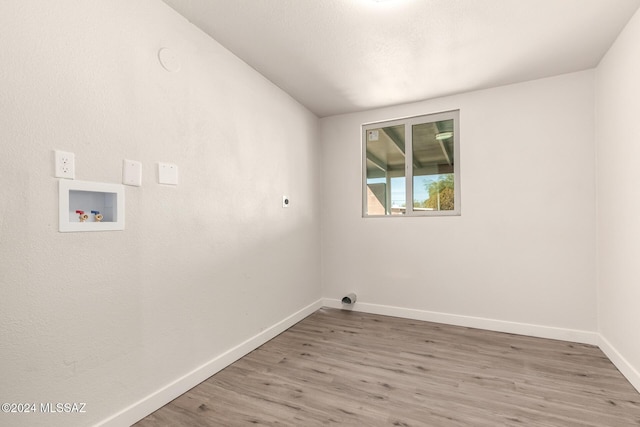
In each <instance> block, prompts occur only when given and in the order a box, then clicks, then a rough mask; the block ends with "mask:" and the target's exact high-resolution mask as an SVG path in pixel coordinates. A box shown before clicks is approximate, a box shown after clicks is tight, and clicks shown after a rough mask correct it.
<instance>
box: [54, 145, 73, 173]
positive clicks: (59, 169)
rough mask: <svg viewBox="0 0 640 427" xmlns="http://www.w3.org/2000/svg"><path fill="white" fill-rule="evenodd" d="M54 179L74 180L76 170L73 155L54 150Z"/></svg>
mask: <svg viewBox="0 0 640 427" xmlns="http://www.w3.org/2000/svg"><path fill="white" fill-rule="evenodd" d="M55 157H56V170H55V176H56V178H67V179H75V177H76V168H75V160H74V155H73V153H68V152H66V151H59V150H56V156H55Z"/></svg>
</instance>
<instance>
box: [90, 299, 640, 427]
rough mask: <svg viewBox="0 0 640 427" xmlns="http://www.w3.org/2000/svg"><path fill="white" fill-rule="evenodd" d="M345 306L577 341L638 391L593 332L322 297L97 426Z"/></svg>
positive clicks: (134, 415) (636, 377)
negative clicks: (309, 319) (312, 317)
mask: <svg viewBox="0 0 640 427" xmlns="http://www.w3.org/2000/svg"><path fill="white" fill-rule="evenodd" d="M323 306H324V307H330V308H341V309H344V308H347V309H349V310H353V311H359V312H363V313H371V314H381V315H385V316H394V317H402V318H405V319H414V320H423V321H427V322H435V323H443V324H448V325H455V326H464V327H469V328H477V329H486V330H490V331H496V332H506V333H511V334H517V335H528V336H533V337H539V338H548V339H556V340H562V341H570V342H578V343H583V344H591V345H597V346H599V347H600V349H601V350H602V351H603V352H604V353H605V355H606V356H607V357H608V358H609V359H610V360H611V362H612V363H613V364H614V365H615V366H616V367H617V368H618V369H619V370H620V372H621V373H622V374H623V375H624V376H625V377H626V378H627V379H628V380H629V382H630V383H631V384H632V385H633V386H634V387H635V388H636V390H638V391H639V392H640V373H639V372H638V371H637V370H636V369H635V368H634V367H633V366H632V365H631V364H629V363H628V362H627V360H626V359H625V358H624V357H622V355H621V354H620V353H619V352H618V351H617V350H616V349H615V348H614V347H613V346H612V345H611V343H610V342H609V341H607V340H606V339H605V338H604V337H602V336H601V335H600V334H598V333H597V332H589V331H580V330H574V329H564V328H554V327H549V326H540V325H532V324H527V323H517V322H508V321H503V320H494V319H485V318H481V317H471V316H461V315H456V314H446V313H438V312H433V311H426V310H416V309H410V308H402V307H394V306H387V305H379V304H368V303H362V302H356V303H355V304H354V305H353V306H351V307H345V306H343V305H342V303H341V301H340V300H337V299H330V298H325V299H321V300H318V301H316V302H314V303H312V304H309V305H308V306H306V307H304V308H303V309H301V310H299V311H298V312H296V313H294V314H292V315H291V316H289V317H287V318H286V319H284V320H282V321H280V322H278V323H276V324H275V325H273V326H271V327H269V328H268V329H266V330H264V331H263V332H261V333H259V334H257V335H255V336H254V337H252V338H249V339H248V340H246V341H245V342H243V343H241V344H239V345H237V346H236V347H234V348H232V349H230V350H228V351H226V352H225V353H223V354H221V355H220V356H217V357H215V358H214V359H212V360H210V361H209V362H207V363H205V364H204V365H202V366H200V367H198V368H196V369H194V370H193V371H191V372H189V373H187V374H186V375H184V376H182V377H181V378H178V379H176V380H175V381H173V382H172V383H170V384H167V385H166V386H165V387H163V388H161V389H159V390H158V391H156V392H154V393H152V394H150V395H149V396H147V397H145V398H143V399H141V400H139V401H138V402H136V403H134V404H132V405H131V406H129V407H127V408H125V409H123V410H122V411H120V412H118V413H117V414H115V415H113V416H111V417H109V418H107V419H105V420H103V421H101V422H100V423H98V424H97V426H105V427H112V426H114V427H115V426H124V425H127V426H128V425H131V424H133V423H135V422H137V421H139V420H141V419H142V418H144V417H145V416H147V415H149V414H150V413H152V412H154V411H156V410H157V409H159V408H161V407H162V406H164V405H166V404H167V403H169V402H170V401H172V400H173V399H175V398H176V397H178V396H180V395H181V394H183V393H185V392H186V391H188V390H190V389H191V388H193V387H195V386H196V385H198V384H200V383H201V382H202V381H204V380H206V379H207V378H209V377H210V376H212V375H214V374H215V373H216V372H218V371H220V370H222V369H224V368H225V367H227V366H229V365H230V364H232V363H233V362H235V361H236V360H238V359H240V358H241V357H243V356H245V355H246V354H248V353H250V352H251V351H253V350H255V349H256V348H258V347H260V346H261V345H262V344H264V343H266V342H267V341H269V340H270V339H272V338H274V337H275V336H277V335H278V334H280V333H282V332H284V331H285V330H287V329H288V328H290V327H291V326H293V325H295V324H296V323H298V322H299V321H301V320H302V319H304V318H305V317H307V316H309V315H310V314H312V313H314V312H315V311H317V310H318V309H320V308H321V307H323Z"/></svg>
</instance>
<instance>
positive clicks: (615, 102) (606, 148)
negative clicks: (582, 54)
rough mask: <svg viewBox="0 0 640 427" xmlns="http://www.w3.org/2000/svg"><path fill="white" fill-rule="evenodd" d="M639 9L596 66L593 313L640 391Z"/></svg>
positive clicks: (608, 344)
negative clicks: (596, 294)
mask: <svg viewBox="0 0 640 427" xmlns="http://www.w3.org/2000/svg"><path fill="white" fill-rule="evenodd" d="M638 49H640V13H636V14H635V16H634V17H633V18H632V19H631V21H630V22H629V24H628V25H627V27H626V28H625V30H624V31H623V32H622V33H621V34H620V36H619V37H618V39H617V41H616V42H615V43H614V45H613V46H612V47H611V49H610V50H609V52H608V53H607V55H606V56H605V58H604V59H603V60H602V62H601V63H600V65H599V66H598V68H597V73H596V144H597V159H598V164H597V201H598V202H597V206H598V211H597V212H598V213H597V217H598V221H597V224H598V225H597V229H598V245H597V249H598V265H599V271H598V285H599V288H598V290H599V298H598V302H599V304H598V313H599V328H600V333H601V335H602V337H603V338H604V343H603V344H604V347H603V349H605V351H606V352H607V354H608V355H609V356H610V357H611V359H612V360H614V361H616V362H617V363H616V364H617V365H618V367H619V368H620V369H621V370H622V371H623V373H625V375H626V376H627V378H629V379H630V380H631V381H632V383H634V385H635V387H636V388H637V389H638V390H640V339H638V336H639V335H638V333H639V332H638V331H640V310H639V309H638V304H639V303H640V263H639V262H638V260H639V259H640V239H639V238H638V235H639V234H640V197H639V196H638V195H639V194H640V192H639V186H638V183H639V182H640V166H639V165H640V120H639V119H638V113H639V112H640V80H639V76H640V56H638Z"/></svg>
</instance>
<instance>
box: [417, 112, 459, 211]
mask: <svg viewBox="0 0 640 427" xmlns="http://www.w3.org/2000/svg"><path fill="white" fill-rule="evenodd" d="M411 132H412V138H413V150H412V152H413V168H412V169H413V209H414V211H446V210H454V209H455V201H454V200H455V198H454V188H455V187H454V173H453V172H454V163H453V161H454V155H453V149H454V145H453V140H454V138H453V132H454V128H453V120H452V119H451V120H442V121H438V122H431V123H421V124H418V125H413V126H412V129H411Z"/></svg>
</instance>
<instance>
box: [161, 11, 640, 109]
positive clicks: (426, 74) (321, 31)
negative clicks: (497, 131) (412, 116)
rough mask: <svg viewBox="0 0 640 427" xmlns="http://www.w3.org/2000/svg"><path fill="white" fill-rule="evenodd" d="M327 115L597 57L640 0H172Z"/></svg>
mask: <svg viewBox="0 0 640 427" xmlns="http://www.w3.org/2000/svg"><path fill="white" fill-rule="evenodd" d="M164 1H165V3H167V4H169V5H170V6H171V7H173V8H174V9H175V10H176V11H178V12H179V13H180V14H182V15H183V16H185V17H186V18H187V19H188V20H189V21H191V22H192V23H193V24H195V25H196V26H198V27H199V28H201V29H202V30H203V31H204V32H206V33H208V34H209V35H210V36H211V37H213V38H214V39H216V40H217V41H218V42H220V43H221V44H222V45H223V46H225V47H226V48H227V49H229V50H230V51H232V52H233V53H234V54H235V55H237V56H238V57H240V58H241V59H243V60H244V61H245V62H246V63H248V64H249V65H250V66H252V67H253V68H255V69H256V70H257V71H259V72H260V73H261V74H263V75H264V76H265V77H267V78H268V79H269V80H271V81H272V82H274V83H275V84H276V85H278V86H279V87H281V88H282V89H283V90H285V91H286V92H287V93H289V94H290V95H291V96H292V97H294V98H295V99H297V100H298V101H299V102H300V103H302V104H304V105H305V106H306V107H307V108H309V109H310V110H311V111H313V112H314V113H315V114H316V115H318V116H320V117H323V116H329V115H334V114H340V113H345V112H352V111H360V110H366V109H370V108H375V107H382V106H387V105H393V104H400V103H406V102H411V101H417V100H423V99H428V98H434V97H438V96H443V95H450V94H455V93H461V92H467V91H470V90H475V89H483V88H489V87H495V86H500V85H504V84H510V83H516V82H521V81H527V80H532V79H537V78H542V77H547V76H552V75H558V74H563V73H569V72H573V71H579V70H584V69H588V68H593V67H595V66H596V65H597V64H598V62H599V61H600V59H601V58H602V56H603V55H604V54H605V53H606V51H607V49H608V48H609V46H610V45H611V44H612V43H613V41H614V40H615V38H616V36H617V35H618V34H619V33H620V31H621V30H622V28H623V27H624V25H625V24H626V23H627V22H628V21H629V19H630V18H631V16H632V15H633V13H634V12H635V11H636V9H638V7H639V6H640V0H386V1H375V0H164Z"/></svg>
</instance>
